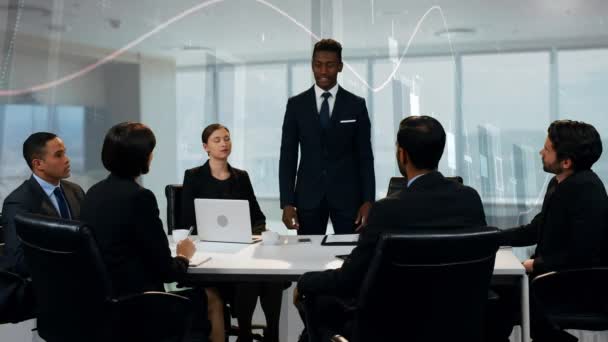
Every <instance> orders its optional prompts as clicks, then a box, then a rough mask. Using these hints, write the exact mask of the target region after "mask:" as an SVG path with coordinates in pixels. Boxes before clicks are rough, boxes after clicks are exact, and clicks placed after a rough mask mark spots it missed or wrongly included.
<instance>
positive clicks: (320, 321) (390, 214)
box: [294, 116, 486, 336]
mask: <svg viewBox="0 0 608 342" xmlns="http://www.w3.org/2000/svg"><path fill="white" fill-rule="evenodd" d="M445 139H446V135H445V131H444V130H443V127H442V126H441V124H440V123H439V122H438V121H437V120H435V119H434V118H431V117H428V116H410V117H408V118H405V119H403V121H401V124H400V126H399V133H398V135H397V142H398V146H397V161H398V164H399V170H400V171H401V173H402V174H403V175H404V176H405V177H406V178H407V179H408V182H407V187H406V188H404V189H402V190H401V191H399V192H396V193H394V194H392V195H390V196H388V197H386V198H384V199H382V200H379V201H378V202H376V203H375V204H374V206H373V208H372V210H371V213H370V216H369V221H368V224H367V227H366V228H365V229H364V230H363V232H362V233H361V236H360V238H359V242H358V243H357V247H356V248H355V249H354V250H353V251H352V253H351V254H350V256H349V257H348V259H347V260H346V261H345V262H344V264H343V265H342V267H341V268H338V269H336V270H328V271H324V272H309V273H305V274H304V275H302V277H300V279H299V281H298V285H297V287H296V289H295V291H294V303H295V304H296V306H298V305H299V304H298V303H299V300H300V296H301V295H302V296H306V297H307V301H308V299H311V298H312V300H313V303H312V306H313V307H314V312H313V313H311V315H309V316H310V317H314V318H315V322H311V323H312V324H314V325H316V327H315V326H310V327H307V328H308V330H309V332H310V333H313V334H315V336H316V335H317V334H318V333H319V331H324V330H326V329H329V330H333V331H344V326H345V325H346V323H347V322H348V321H350V320H351V319H352V318H353V317H352V315H353V313H354V312H353V310H352V309H350V310H349V307H350V306H354V303H355V298H356V296H357V294H358V292H359V288H360V287H361V283H362V282H363V278H364V277H365V274H366V272H367V270H368V268H369V264H370V262H371V260H372V258H373V255H374V251H375V246H376V242H377V241H378V239H379V237H380V235H381V234H383V233H391V232H392V233H399V232H403V231H404V230H408V229H412V228H416V229H423V228H424V227H429V228H433V229H445V230H449V231H458V230H459V229H465V228H470V227H479V226H485V225H486V220H485V214H484V211H483V206H482V203H481V199H480V197H479V194H478V193H477V191H475V190H474V189H473V188H470V187H468V186H464V185H462V184H460V183H458V182H454V181H451V180H449V179H446V178H445V177H444V176H443V175H442V174H441V173H439V172H438V171H437V166H438V164H439V160H440V159H441V156H442V154H443V149H444V146H445Z"/></svg>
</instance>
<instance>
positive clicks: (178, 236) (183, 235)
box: [171, 229, 188, 243]
mask: <svg viewBox="0 0 608 342" xmlns="http://www.w3.org/2000/svg"><path fill="white" fill-rule="evenodd" d="M171 234H172V235H173V242H175V243H178V242H180V241H182V240H185V239H187V238H188V229H174V230H173V231H172V232H171Z"/></svg>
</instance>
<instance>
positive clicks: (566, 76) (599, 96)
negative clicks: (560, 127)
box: [558, 50, 608, 184]
mask: <svg viewBox="0 0 608 342" xmlns="http://www.w3.org/2000/svg"><path fill="white" fill-rule="evenodd" d="M558 61H559V113H560V114H559V115H560V119H571V120H582V121H585V122H587V123H590V124H592V125H593V126H595V128H596V129H597V130H598V132H599V133H600V136H601V137H602V141H603V145H604V154H603V155H602V158H600V160H599V161H598V162H597V163H596V164H595V165H594V167H593V170H595V172H596V173H597V174H598V175H599V176H600V178H602V180H603V181H604V184H608V156H606V150H607V149H608V96H606V91H605V89H606V84H607V83H608V50H578V51H563V52H560V53H559V57H558Z"/></svg>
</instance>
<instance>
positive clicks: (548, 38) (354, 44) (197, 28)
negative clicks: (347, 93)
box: [0, 0, 608, 61]
mask: <svg viewBox="0 0 608 342" xmlns="http://www.w3.org/2000/svg"><path fill="white" fill-rule="evenodd" d="M267 1H268V2H269V3H270V4H271V5H274V6H277V7H278V9H276V10H275V9H272V8H271V7H270V6H267V5H265V4H264V3H263V2H260V1H256V0H223V1H221V0H217V2H209V3H208V6H207V7H205V8H202V9H200V10H198V11H194V9H196V7H195V6H205V5H204V3H206V2H207V1H194V0H179V1H177V0H175V1H167V0H137V1H136V0H129V1H124V0H123V1H118V0H52V1H51V0H23V1H22V3H23V4H24V6H25V10H24V11H23V12H22V15H21V18H20V23H19V28H18V35H17V43H18V40H19V34H21V35H23V36H25V35H27V36H34V37H42V38H47V39H48V38H55V39H59V41H60V42H70V43H77V44H83V45H87V46H91V47H102V48H109V49H119V48H122V47H124V46H126V45H127V44H129V43H131V42H133V41H135V40H136V39H138V38H141V37H142V36H144V35H146V34H148V33H151V32H152V31H153V30H155V29H159V28H162V27H163V26H162V25H163V24H164V23H166V22H167V21H168V20H170V19H171V18H174V17H175V16H178V15H180V14H184V13H185V11H188V10H192V13H190V14H188V15H185V16H184V17H183V18H182V19H181V20H177V21H175V22H174V23H172V24H170V25H167V26H166V27H164V28H162V29H160V30H158V32H157V33H155V34H153V35H151V36H149V37H148V38H147V39H145V40H143V41H142V42H141V43H140V44H138V45H136V46H134V47H132V48H131V49H130V50H129V51H130V52H139V53H143V54H149V55H162V56H172V57H174V58H176V59H177V60H178V61H179V60H186V59H188V56H192V55H194V56H195V58H198V56H199V55H201V54H202V53H203V52H201V51H194V52H193V51H184V50H182V49H181V47H183V46H194V47H198V48H200V47H205V48H209V51H210V52H211V53H213V54H217V55H219V56H221V57H223V58H231V59H234V60H239V61H249V60H277V59H285V58H301V59H306V58H308V55H309V53H310V51H311V37H310V35H309V33H307V32H305V29H303V28H302V27H300V26H298V25H297V24H296V23H294V22H293V21H292V20H294V21H297V22H298V23H300V24H302V25H303V26H304V27H305V28H309V27H310V26H311V1H309V0H267ZM17 2H20V1H17ZM7 3H8V0H0V19H1V20H2V23H3V24H2V25H0V30H4V29H5V27H6V23H5V20H6V18H7V12H9V11H14V9H11V10H9V9H7ZM321 3H322V6H321V7H322V8H328V7H333V8H334V15H333V18H332V20H333V22H334V27H335V30H334V31H333V32H334V36H335V37H336V38H338V39H339V40H341V41H342V43H343V45H344V48H345V52H344V54H345V58H348V56H354V55H359V54H364V55H374V54H378V55H385V54H387V53H388V37H389V36H394V38H395V39H396V40H397V41H398V42H399V48H400V52H401V53H403V52H404V48H405V45H406V44H407V42H408V40H409V39H410V37H411V36H412V34H413V32H414V29H415V26H416V24H417V23H418V21H419V20H420V19H421V17H422V16H423V15H424V14H425V13H426V12H427V11H428V10H429V9H430V8H432V6H434V5H438V6H440V7H441V9H442V13H443V14H444V16H445V19H446V21H447V24H448V27H449V28H470V29H474V30H475V31H476V32H475V33H474V34H471V35H466V36H454V37H452V42H453V47H454V49H455V50H457V51H469V50H490V51H492V50H498V51H500V50H505V49H506V50H509V49H520V48H526V49H528V48H532V49H534V48H545V47H547V46H553V45H558V46H605V45H608V26H607V25H608V1H606V0H585V1H582V0H508V1H503V0H500V1H499V0H436V1H428V0H419V1H405V0H334V1H330V0H321ZM36 8H39V9H40V8H42V9H46V10H48V11H40V10H37V9H36ZM277 10H278V11H283V12H282V13H279V12H277ZM325 17H327V15H325ZM111 22H112V23H114V24H115V26H117V27H112V25H111ZM51 25H54V26H55V27H59V28H61V27H62V26H64V27H65V32H56V31H52V30H50V29H49V26H51ZM419 28H420V30H419V32H418V33H417V35H416V36H415V38H413V39H412V45H411V50H410V53H423V52H429V51H430V52H440V53H447V52H449V44H448V41H447V38H446V37H445V36H438V35H436V32H437V31H440V30H442V29H444V28H445V27H444V23H443V21H442V17H441V15H440V12H439V11H438V10H432V11H431V12H430V13H429V14H428V16H427V17H426V19H425V20H424V21H423V22H422V23H421V24H420V27H419ZM59 31H61V29H60V30H59ZM5 38H6V36H5V35H2V37H1V38H0V39H2V40H5Z"/></svg>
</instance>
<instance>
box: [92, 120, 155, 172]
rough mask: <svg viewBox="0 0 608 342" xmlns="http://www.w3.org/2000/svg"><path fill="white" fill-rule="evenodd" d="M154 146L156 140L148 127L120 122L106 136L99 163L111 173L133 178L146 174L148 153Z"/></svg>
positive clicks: (136, 123) (137, 123) (135, 123)
mask: <svg viewBox="0 0 608 342" xmlns="http://www.w3.org/2000/svg"><path fill="white" fill-rule="evenodd" d="M155 146H156V138H155V137H154V133H152V130H151V129H150V128H148V126H146V125H144V124H142V123H139V122H122V123H119V124H118V125H115V126H114V127H112V128H110V130H109V131H108V133H107V134H106V138H105V139H104V141H103V148H102V149H101V161H102V162H103V166H104V167H105V168H106V169H107V170H108V171H110V172H111V173H113V174H115V175H118V176H120V177H127V178H129V177H133V178H134V177H137V176H139V175H141V174H146V173H148V171H149V159H150V153H152V150H154V147H155Z"/></svg>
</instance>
